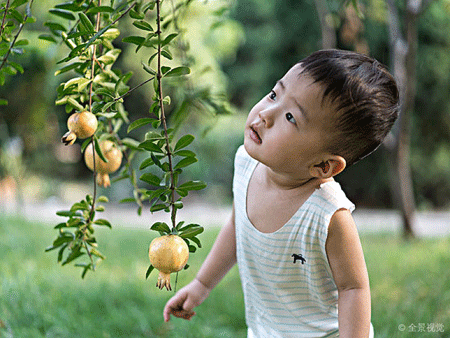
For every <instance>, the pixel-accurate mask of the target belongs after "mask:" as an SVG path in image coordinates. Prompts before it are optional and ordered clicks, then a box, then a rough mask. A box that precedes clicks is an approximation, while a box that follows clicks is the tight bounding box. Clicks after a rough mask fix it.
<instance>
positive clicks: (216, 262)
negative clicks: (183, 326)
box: [164, 205, 236, 322]
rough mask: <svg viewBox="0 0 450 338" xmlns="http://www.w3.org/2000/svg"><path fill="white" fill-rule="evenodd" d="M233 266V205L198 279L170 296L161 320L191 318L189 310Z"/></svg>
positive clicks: (193, 313)
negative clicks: (174, 317)
mask: <svg viewBox="0 0 450 338" xmlns="http://www.w3.org/2000/svg"><path fill="white" fill-rule="evenodd" d="M235 264H236V235H235V225H234V205H233V211H232V214H231V217H230V219H229V220H228V222H227V223H226V224H225V226H224V227H223V228H222V229H221V230H220V232H219V235H218V236H217V239H216V241H215V242H214V245H213V247H212V249H211V251H210V252H209V254H208V256H207V257H206V259H205V261H204V262H203V264H202V267H201V268H200V270H199V272H198V273H197V277H196V278H195V279H194V280H193V281H192V282H191V283H189V284H188V285H186V286H185V287H184V288H182V289H181V290H180V291H178V292H177V293H176V294H175V296H173V297H172V298H171V299H170V300H169V301H168V302H167V304H166V306H165V308H164V320H165V321H166V322H167V321H169V319H170V315H171V314H172V315H174V316H176V317H180V318H184V319H190V318H191V317H192V316H193V315H195V312H194V311H192V309H193V308H194V307H196V306H198V305H200V304H201V303H203V301H204V300H205V299H206V298H207V297H208V295H209V293H210V292H211V290H212V289H213V288H214V287H215V286H216V285H217V284H218V283H219V282H220V281H221V280H222V278H223V277H224V276H225V275H226V274H227V272H228V271H229V270H230V269H231V268H232V267H233V266H234V265H235Z"/></svg>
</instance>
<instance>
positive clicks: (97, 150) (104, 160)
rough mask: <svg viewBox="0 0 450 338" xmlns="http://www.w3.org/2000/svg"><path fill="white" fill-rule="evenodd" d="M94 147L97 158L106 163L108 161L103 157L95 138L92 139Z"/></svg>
mask: <svg viewBox="0 0 450 338" xmlns="http://www.w3.org/2000/svg"><path fill="white" fill-rule="evenodd" d="M94 147H95V152H96V153H97V155H98V156H100V158H101V160H102V161H103V162H105V163H108V160H107V159H106V157H105V155H103V153H102V149H101V148H100V144H99V142H98V140H97V138H96V137H94ZM96 169H97V168H96Z"/></svg>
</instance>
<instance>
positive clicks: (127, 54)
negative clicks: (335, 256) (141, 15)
mask: <svg viewBox="0 0 450 338" xmlns="http://www.w3.org/2000/svg"><path fill="white" fill-rule="evenodd" d="M55 3H57V1H55V0H52V1H45V2H44V3H39V5H35V6H34V7H33V15H34V16H35V17H36V18H37V22H36V23H34V24H30V25H28V26H26V30H25V31H24V33H23V34H24V36H25V37H27V38H28V39H29V40H30V46H28V48H27V51H26V53H25V54H24V55H22V56H21V57H20V62H21V64H23V65H24V68H25V72H24V74H17V75H16V76H13V77H9V78H8V80H7V83H6V85H5V86H3V87H0V97H5V98H7V99H8V100H9V105H8V106H2V107H0V144H1V149H2V151H1V152H0V154H1V155H0V156H2V157H3V158H5V159H4V160H3V162H5V161H6V162H11V160H10V159H7V158H8V156H9V157H11V156H13V155H11V154H10V152H8V151H7V149H10V148H8V147H9V146H11V145H14V144H16V145H17V144H19V145H20V144H22V145H23V153H22V155H23V156H20V160H21V165H22V166H23V168H26V172H27V174H26V175H25V176H23V177H22V178H24V179H25V181H26V180H30V179H34V180H35V181H33V182H34V183H37V182H40V183H39V186H40V188H39V189H38V188H37V185H36V184H35V189H34V190H35V193H36V194H37V195H38V197H45V198H48V197H51V196H52V195H54V196H55V197H56V198H60V197H61V193H60V192H58V191H55V189H53V188H52V189H50V188H46V186H47V187H48V182H49V181H50V182H56V185H57V184H58V183H59V182H62V181H67V180H75V181H84V180H86V179H88V178H89V172H88V170H87V169H86V168H85V166H84V164H83V163H82V160H81V157H80V154H79V152H78V151H77V149H76V148H73V149H71V150H72V152H70V150H68V149H67V148H66V149H64V151H62V146H61V144H60V142H59V139H60V136H61V135H62V134H63V133H64V132H65V130H66V126H65V123H66V119H67V116H66V114H65V113H64V112H63V108H61V107H56V106H55V105H54V101H55V98H56V86H57V84H58V82H59V81H63V79H62V78H60V77H55V76H54V72H55V70H56V67H55V60H59V59H60V58H61V56H62V54H61V53H63V49H62V48H59V47H58V46H55V45H50V44H47V43H46V42H44V41H42V40H38V39H37V36H38V35H39V34H41V33H43V32H46V27H44V25H43V24H44V22H45V21H47V20H49V19H50V17H49V16H50V14H48V12H47V10H48V8H50V7H51V6H52V5H54V4H55ZM228 4H231V9H230V10H227V6H228ZM361 4H362V6H363V11H364V12H365V13H366V15H365V18H364V19H363V20H362V23H363V26H364V29H363V30H361V32H359V33H358V34H359V39H360V40H361V39H362V40H364V41H365V42H366V44H367V46H368V51H369V53H370V54H371V55H372V56H374V57H375V58H377V59H378V60H380V61H381V62H383V63H385V64H388V65H389V62H390V61H389V45H388V30H387V26H386V25H387V15H388V13H387V9H386V5H385V3H384V2H383V1H380V0H365V1H361ZM328 7H329V10H330V13H331V14H332V18H333V20H334V21H333V22H334V24H335V25H336V31H337V34H336V36H337V47H339V48H345V49H355V48H356V46H355V45H354V44H351V43H350V44H349V43H348V41H347V40H345V39H343V38H342V37H343V30H344V29H345V23H346V22H347V21H348V20H349V15H348V13H346V11H345V10H344V8H343V7H342V5H341V3H340V2H336V1H329V2H328ZM398 7H399V9H400V11H401V10H402V7H403V3H401V2H398ZM214 12H215V13H216V14H218V15H217V16H212V15H211V14H212V13H214ZM449 14H450V5H449V2H448V0H434V1H432V2H431V5H430V7H429V9H428V10H427V11H426V12H425V13H424V15H423V16H422V17H421V18H420V29H419V56H418V65H417V68H418V95H417V99H416V111H415V112H414V119H413V130H414V134H413V139H412V170H413V179H414V188H415V196H416V200H417V201H418V207H419V209H429V208H447V207H448V206H449V204H450V199H449V198H448V196H449V195H450V165H449V163H450V103H449V102H450V101H449V97H450V95H449V92H450V58H449V55H450V53H449V52H450V34H449V31H450V15H449ZM211 18H212V19H211ZM52 19H54V18H52ZM185 19H186V24H185V25H186V27H189V29H188V30H187V31H188V39H189V43H190V48H191V51H194V52H193V53H192V55H194V56H193V58H194V60H193V61H194V66H193V72H192V76H191V78H192V80H193V81H194V82H195V83H197V84H198V83H201V84H203V85H204V86H205V87H209V88H211V89H212V91H213V92H215V93H222V92H225V93H227V95H228V97H229V99H230V102H231V104H232V105H233V107H234V110H235V111H236V113H235V115H234V116H232V117H224V118H220V119H218V120H214V119H211V118H210V117H208V116H196V117H192V118H190V119H189V120H188V121H189V123H190V124H189V125H188V126H187V127H186V128H187V129H189V132H192V131H193V130H194V133H195V134H197V135H198V136H202V135H204V133H205V130H206V129H209V133H207V134H206V137H204V138H201V137H200V138H199V140H198V142H197V145H196V149H195V150H196V152H197V153H198V156H199V163H198V165H197V166H196V167H195V168H193V169H192V170H193V171H194V172H193V173H192V176H194V175H198V174H200V175H201V176H200V177H198V176H196V177H197V178H200V179H203V180H204V181H206V182H208V184H209V185H210V187H211V189H207V191H205V194H212V195H213V196H210V197H211V198H214V199H215V198H218V199H221V198H222V197H221V195H223V200H224V201H225V202H228V201H229V200H230V190H231V189H230V187H231V179H230V177H231V174H232V163H233V162H232V158H233V154H234V151H235V149H236V148H237V147H238V146H239V144H241V142H242V128H243V123H244V121H245V116H246V114H247V112H248V111H249V110H250V108H251V107H252V106H253V105H254V104H255V103H256V102H257V101H258V100H259V99H260V98H261V97H262V96H264V95H265V94H266V93H267V92H269V91H270V89H271V88H272V86H273V84H274V83H275V81H276V80H277V79H278V78H280V77H281V76H282V75H283V74H284V73H285V72H286V71H287V70H288V69H289V68H290V67H291V66H292V65H293V64H294V63H296V62H298V61H299V60H300V59H302V58H303V57H305V56H307V55H308V54H310V53H311V52H313V51H315V50H317V49H320V48H321V35H320V23H319V20H318V17H317V14H316V9H315V6H314V2H313V1H312V0H309V1H294V0H282V1H277V2H266V1H261V0H241V1H235V2H226V1H209V2H206V3H203V2H197V3H195V5H193V6H192V7H191V10H190V12H189V13H187V14H186V16H185ZM125 21H126V20H125ZM127 27H128V28H127ZM129 27H132V26H131V25H130V24H129V23H128V24H127V22H125V23H124V25H123V27H121V29H132V28H133V27H132V28H129ZM202 27H210V28H211V29H202ZM124 33H128V32H124ZM118 40H120V38H119V39H118ZM119 48H122V49H123V50H124V51H123V53H122V55H121V56H120V57H119V60H118V63H119V66H120V67H121V68H122V69H130V70H132V71H133V72H134V73H135V76H134V77H133V79H132V81H134V82H133V83H130V86H133V85H136V84H138V83H140V82H142V81H143V80H145V76H146V74H145V73H144V72H143V71H142V67H141V65H140V61H141V59H144V58H145V56H144V55H139V54H138V55H135V54H134V53H133V51H132V49H130V48H129V46H127V45H126V44H119ZM205 69H208V70H209V71H208V72H206V73H204V72H203V70H205ZM172 94H173V93H172ZM175 94H176V93H175ZM150 97H151V95H149V92H148V88H146V87H145V86H144V87H142V88H141V89H140V90H137V91H135V92H133V93H132V95H130V97H129V98H128V99H127V100H126V103H125V105H126V109H127V111H128V112H129V114H130V119H131V120H132V121H133V120H135V119H138V118H139V117H142V116H144V115H145V114H146V109H147V108H146V107H148V105H149V102H150V101H149V100H150ZM175 97H176V95H175ZM16 136H18V137H20V139H16V141H18V142H16V143H11V142H10V140H11V138H14V137H16ZM19 148H20V147H19ZM8 154H9V155H8ZM386 161H387V157H386V156H385V154H384V151H383V149H380V150H379V151H377V152H376V153H374V154H373V155H372V156H370V157H369V158H366V159H364V160H363V161H361V162H359V163H357V164H356V165H355V166H353V167H351V168H348V169H347V170H346V171H345V172H344V173H343V174H341V175H340V176H339V177H338V179H339V181H340V182H341V184H342V185H343V186H344V189H345V190H346V192H347V194H348V195H349V197H350V198H351V199H352V200H354V201H355V202H356V203H357V205H358V206H361V207H372V208H381V207H384V208H386V207H387V208H392V207H393V205H392V200H391V197H390V192H389V181H388V175H387V170H388V169H387V163H386ZM3 162H2V163H3ZM10 166H11V165H10ZM6 167H7V166H6V165H0V177H2V176H3V177H4V176H6V174H7V173H6V171H7V168H6ZM11 170H12V169H9V171H11ZM12 171H13V172H15V175H18V172H20V171H18V170H12ZM368 178H370V179H368ZM25 181H22V182H25ZM28 183H29V182H28ZM28 185H29V184H28ZM50 186H51V187H54V186H55V184H54V183H51V184H50ZM119 186H120V187H118V188H115V190H114V189H112V191H111V192H109V194H110V196H113V197H114V196H116V195H122V194H123V193H124V190H125V191H126V190H127V187H126V186H123V185H119ZM116 190H119V191H116Z"/></svg>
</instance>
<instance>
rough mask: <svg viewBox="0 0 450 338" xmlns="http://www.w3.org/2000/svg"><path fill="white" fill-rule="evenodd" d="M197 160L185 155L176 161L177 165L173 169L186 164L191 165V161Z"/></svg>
mask: <svg viewBox="0 0 450 338" xmlns="http://www.w3.org/2000/svg"><path fill="white" fill-rule="evenodd" d="M197 161H198V160H197V159H196V158H195V157H185V158H183V159H182V160H181V161H180V162H178V163H177V165H176V166H175V167H174V168H173V169H174V170H177V169H180V168H184V167H187V166H188V165H191V164H192V163H195V162H197Z"/></svg>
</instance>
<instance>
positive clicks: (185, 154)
mask: <svg viewBox="0 0 450 338" xmlns="http://www.w3.org/2000/svg"><path fill="white" fill-rule="evenodd" d="M174 155H175V156H182V157H195V153H194V152H193V151H191V150H186V149H184V150H178V151H176V152H174Z"/></svg>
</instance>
